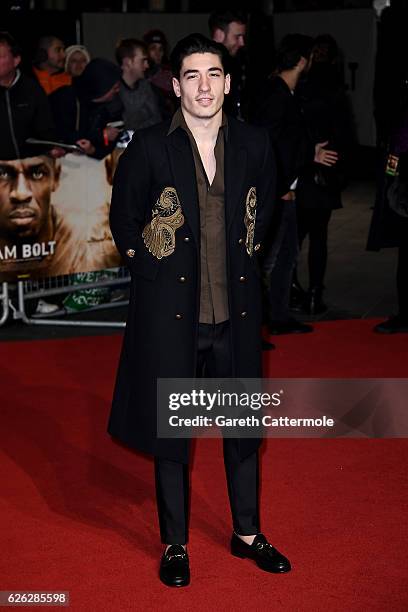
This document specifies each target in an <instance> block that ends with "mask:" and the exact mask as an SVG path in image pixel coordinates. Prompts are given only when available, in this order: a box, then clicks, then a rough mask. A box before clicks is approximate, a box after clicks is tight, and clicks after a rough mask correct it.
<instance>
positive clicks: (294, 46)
mask: <svg viewBox="0 0 408 612" xmlns="http://www.w3.org/2000/svg"><path fill="white" fill-rule="evenodd" d="M313 44H314V40H313V38H312V37H311V36H305V35H304V34H287V35H286V36H284V38H283V39H282V41H281V43H280V45H279V47H278V49H277V51H276V55H275V67H276V70H277V71H278V72H282V71H283V70H291V69H292V68H294V67H295V66H296V65H297V64H298V63H299V62H300V60H301V58H302V57H304V58H305V59H307V60H308V59H309V58H310V56H311V54H312V50H313Z"/></svg>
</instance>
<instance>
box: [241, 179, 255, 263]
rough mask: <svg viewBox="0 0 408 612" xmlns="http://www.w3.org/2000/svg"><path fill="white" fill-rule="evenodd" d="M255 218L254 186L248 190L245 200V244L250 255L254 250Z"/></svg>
mask: <svg viewBox="0 0 408 612" xmlns="http://www.w3.org/2000/svg"><path fill="white" fill-rule="evenodd" d="M255 219H256V187H251V188H250V189H249V191H248V194H247V197H246V202H245V217H244V224H245V227H246V231H247V233H246V239H245V246H246V250H247V253H248V255H249V256H250V257H252V255H253V252H254V234H255Z"/></svg>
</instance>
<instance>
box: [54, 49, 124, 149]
mask: <svg viewBox="0 0 408 612" xmlns="http://www.w3.org/2000/svg"><path fill="white" fill-rule="evenodd" d="M120 76H121V74H120V69H119V68H118V66H116V65H115V64H113V63H112V62H110V61H109V60H105V59H102V58H95V59H93V60H91V61H90V62H89V64H87V66H86V68H85V70H84V71H83V73H82V74H81V75H80V76H79V77H77V78H75V79H73V82H72V85H69V86H66V87H60V88H59V89H57V90H56V91H54V92H53V93H52V94H51V95H50V96H49V101H50V105H51V110H52V113H53V117H54V120H55V125H56V126H57V133H58V137H59V138H60V140H61V141H63V142H65V143H68V144H77V145H79V146H80V147H81V149H82V150H83V152H84V153H86V155H89V156H91V157H95V158H97V159H102V158H104V157H105V156H106V155H109V153H111V151H113V149H114V148H115V146H116V143H117V141H118V138H119V136H120V131H119V129H118V128H117V127H115V126H112V125H110V124H111V123H115V122H117V121H121V119H122V112H123V105H122V103H121V101H120V98H119V95H118V94H119V88H120V84H119V83H120Z"/></svg>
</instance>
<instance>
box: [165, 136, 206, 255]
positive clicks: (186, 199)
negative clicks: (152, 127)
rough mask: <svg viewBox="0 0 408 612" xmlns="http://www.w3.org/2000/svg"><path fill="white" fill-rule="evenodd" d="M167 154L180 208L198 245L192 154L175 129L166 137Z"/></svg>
mask: <svg viewBox="0 0 408 612" xmlns="http://www.w3.org/2000/svg"><path fill="white" fill-rule="evenodd" d="M167 138H168V143H167V144H166V146H167V153H168V157H169V163H170V168H171V172H172V174H173V177H174V185H175V188H176V190H177V193H178V197H179V200H180V204H181V208H182V210H183V214H184V216H185V219H186V221H187V223H188V225H189V227H190V229H191V232H192V234H193V237H194V240H195V242H196V244H197V245H198V246H199V245H200V211H199V204H198V194H197V182H196V172H195V166H194V159H193V153H192V151H191V146H190V142H189V140H188V136H187V134H186V133H185V132H184V131H183V130H181V129H176V130H174V132H172V133H171V134H169V135H168V136H167Z"/></svg>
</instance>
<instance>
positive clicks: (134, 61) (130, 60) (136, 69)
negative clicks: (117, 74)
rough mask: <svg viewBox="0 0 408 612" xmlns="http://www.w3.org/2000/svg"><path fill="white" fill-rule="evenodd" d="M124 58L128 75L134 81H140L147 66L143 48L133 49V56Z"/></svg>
mask: <svg viewBox="0 0 408 612" xmlns="http://www.w3.org/2000/svg"><path fill="white" fill-rule="evenodd" d="M125 59H126V60H127V62H126V69H127V72H128V74H129V76H130V77H131V78H132V79H133V80H134V81H140V79H143V78H144V74H145V72H146V70H147V69H148V67H149V61H148V58H147V55H146V53H145V52H144V51H143V49H140V48H139V49H135V52H134V54H133V57H127V58H125Z"/></svg>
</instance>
